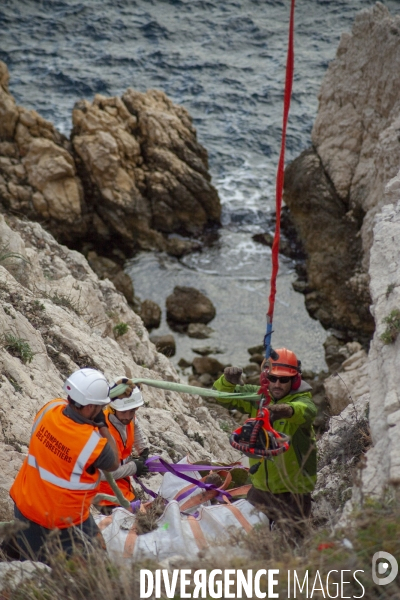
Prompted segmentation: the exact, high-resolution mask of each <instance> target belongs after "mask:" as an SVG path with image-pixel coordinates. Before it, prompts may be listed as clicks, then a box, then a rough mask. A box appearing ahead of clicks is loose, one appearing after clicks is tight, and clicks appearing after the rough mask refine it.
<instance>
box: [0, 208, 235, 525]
mask: <svg viewBox="0 0 400 600" xmlns="http://www.w3.org/2000/svg"><path fill="white" fill-rule="evenodd" d="M0 239H1V242H2V245H3V246H2V247H3V249H4V248H6V251H5V250H3V251H2V252H1V253H0V299H1V304H0V330H1V332H2V335H1V338H0V459H1V460H0V473H1V483H0V519H1V520H5V519H7V518H10V516H11V513H10V509H11V502H10V500H9V498H8V489H9V487H10V485H11V483H12V481H13V478H14V476H15V475H16V473H17V471H18V469H19V467H20V465H21V463H22V460H23V459H24V456H25V452H26V449H27V448H26V447H27V444H28V442H29V435H30V428H31V423H32V419H33V417H34V415H35V413H36V412H37V410H38V409H39V408H40V407H41V406H42V405H43V404H44V403H45V402H47V401H48V400H50V399H51V398H54V397H59V396H60V394H62V384H63V381H64V380H65V378H66V376H68V375H69V374H70V373H71V372H73V371H74V370H76V369H77V368H80V367H83V366H91V367H94V368H97V369H99V370H101V371H103V372H104V373H105V374H106V376H107V377H108V378H109V379H113V378H114V377H116V376H119V375H121V374H125V375H126V376H128V377H148V378H152V379H166V380H169V381H179V378H178V376H177V374H176V372H175V370H174V368H173V367H172V365H171V363H170V362H169V361H168V359H167V358H166V357H165V356H163V355H162V354H159V353H158V352H157V351H156V349H155V347H154V345H153V344H152V343H151V342H150V340H149V336H148V333H147V331H146V329H145V327H144V326H143V322H142V321H141V319H140V317H139V316H137V315H136V314H135V313H134V312H133V311H132V310H131V308H130V307H129V306H128V304H127V302H126V300H125V298H124V297H123V295H122V294H120V293H119V292H118V291H117V290H116V289H115V287H114V285H113V283H112V282H111V281H110V280H109V279H104V280H99V279H98V277H97V275H95V274H94V272H93V271H92V270H91V268H90V266H89V264H88V262H87V261H86V259H85V258H84V256H83V255H82V254H80V253H78V252H76V251H71V250H69V249H68V248H66V247H65V246H61V245H59V244H58V243H57V242H56V241H55V239H54V238H53V237H52V235H51V234H49V233H48V232H46V231H45V230H44V229H43V228H42V227H41V226H40V225H39V224H38V223H32V222H27V221H20V220H18V219H17V218H16V217H7V219H5V218H4V216H3V215H0ZM144 397H145V401H146V404H145V406H144V407H142V408H141V409H140V415H139V419H140V421H141V424H142V426H143V429H144V431H145V433H146V434H147V436H148V439H149V442H150V451H151V453H154V454H162V455H163V456H164V457H165V458H166V459H167V460H170V461H171V460H173V461H177V460H178V459H180V458H182V457H183V456H185V455H186V454H187V452H188V451H189V452H190V455H191V456H192V458H193V459H196V460H197V459H211V458H215V459H219V460H228V461H229V460H232V459H235V458H237V456H238V455H237V453H236V452H234V451H233V450H232V449H231V447H230V446H229V442H228V438H227V436H226V434H225V433H223V432H222V430H221V429H220V427H219V424H218V420H217V419H215V418H214V417H212V416H211V414H210V413H209V411H208V408H207V407H206V405H205V404H203V402H202V400H201V399H199V398H197V397H193V396H189V395H186V394H183V395H179V394H177V393H175V392H164V391H162V390H157V389H154V388H150V387H144ZM158 477H159V476H155V478H154V481H153V480H150V486H151V485H153V487H154V486H156V485H157V478H158ZM152 481H153V483H152Z"/></svg>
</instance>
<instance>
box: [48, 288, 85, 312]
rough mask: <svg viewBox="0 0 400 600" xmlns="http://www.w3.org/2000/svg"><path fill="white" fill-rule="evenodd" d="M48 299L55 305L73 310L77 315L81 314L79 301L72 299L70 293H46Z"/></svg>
mask: <svg viewBox="0 0 400 600" xmlns="http://www.w3.org/2000/svg"><path fill="white" fill-rule="evenodd" d="M48 298H49V300H51V301H52V302H53V304H56V305H57V306H62V307H63V308H69V309H70V310H73V311H74V312H75V313H76V314H77V315H78V316H81V314H82V311H81V308H80V306H79V302H76V301H75V300H73V299H72V297H71V295H68V296H67V295H65V294H59V293H58V292H54V294H49V295H48Z"/></svg>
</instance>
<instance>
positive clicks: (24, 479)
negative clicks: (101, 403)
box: [10, 398, 107, 529]
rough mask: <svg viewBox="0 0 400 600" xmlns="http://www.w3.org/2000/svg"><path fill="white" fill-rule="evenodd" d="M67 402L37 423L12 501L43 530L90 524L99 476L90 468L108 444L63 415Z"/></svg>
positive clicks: (49, 407)
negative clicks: (90, 510)
mask: <svg viewBox="0 0 400 600" xmlns="http://www.w3.org/2000/svg"><path fill="white" fill-rule="evenodd" d="M66 406H67V402H66V401H65V400H63V399H61V398H57V399H55V400H51V401H50V402H48V403H47V404H45V406H44V407H43V408H42V409H41V410H40V411H39V412H38V414H37V415H36V417H35V420H34V423H33V428H32V432H31V440H30V443H29V451H28V456H27V457H26V459H25V461H24V463H23V465H22V467H21V469H20V471H19V473H18V475H17V477H16V479H15V481H14V483H13V485H12V487H11V490H10V496H11V498H12V499H13V500H14V502H15V504H16V505H17V507H18V508H19V510H20V511H21V513H22V514H23V515H24V516H25V517H26V518H27V519H30V520H31V521H34V522H35V523H38V524H39V525H41V526H43V527H47V528H48V529H52V528H53V527H57V528H59V529H65V528H66V527H70V526H71V525H78V524H80V523H82V522H83V521H85V520H86V519H88V518H89V507H90V504H91V502H92V500H93V498H94V497H95V495H96V494H97V491H98V487H99V481H100V472H99V470H98V469H96V470H95V472H94V474H93V475H90V474H89V473H88V472H87V471H86V468H87V467H88V466H90V465H91V464H92V463H93V462H94V461H95V460H96V459H97V458H98V457H99V456H100V454H101V452H102V450H103V448H104V446H105V445H106V443H107V440H106V438H103V437H101V435H100V434H99V432H98V430H97V428H96V427H93V425H89V424H85V423H84V424H80V423H75V421H72V419H70V418H68V417H66V416H65V415H64V414H63V410H64V408H65V407H66Z"/></svg>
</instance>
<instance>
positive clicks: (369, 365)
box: [315, 172, 400, 522]
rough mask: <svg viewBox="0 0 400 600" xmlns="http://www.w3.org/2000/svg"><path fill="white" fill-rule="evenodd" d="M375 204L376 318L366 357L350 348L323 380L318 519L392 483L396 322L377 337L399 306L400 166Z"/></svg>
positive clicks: (397, 460) (397, 424) (399, 409)
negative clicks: (325, 403)
mask: <svg viewBox="0 0 400 600" xmlns="http://www.w3.org/2000/svg"><path fill="white" fill-rule="evenodd" d="M383 204H384V207H383V209H382V210H381V212H380V213H379V214H378V215H377V216H376V217H375V227H374V230H373V243H372V246H371V250H370V267H369V277H370V290H371V297H372V308H371V310H372V313H373V315H374V318H375V323H376V331H375V333H374V337H373V339H372V342H371V347H370V351H369V354H368V357H367V358H366V356H365V353H364V351H363V350H358V351H357V352H355V353H354V354H352V356H350V357H349V358H347V359H346V360H345V361H344V362H343V363H342V365H341V369H342V372H340V373H339V376H337V375H336V376H331V377H330V378H328V379H327V380H326V381H325V388H326V393H327V396H328V398H329V401H330V404H331V407H333V414H335V415H337V416H334V417H333V418H332V419H331V421H330V425H329V431H328V432H327V433H325V434H324V436H323V437H322V439H321V441H320V442H319V444H318V446H319V456H320V462H319V466H320V472H319V475H318V483H317V488H316V493H315V498H316V500H317V504H316V505H317V510H316V511H315V516H317V517H318V518H321V519H322V520H329V519H332V518H333V520H335V518H336V519H338V518H339V517H340V515H341V511H342V509H343V504H344V502H345V501H346V500H349V499H350V498H352V500H351V502H350V503H349V504H348V510H346V511H345V516H344V517H343V519H342V522H345V518H346V514H347V515H349V514H350V507H351V505H352V503H354V502H356V503H357V502H362V500H363V498H367V497H375V498H382V496H383V495H384V494H385V493H387V492H388V491H390V488H391V487H393V486H394V487H398V486H399V485H400V434H399V431H400V394H399V389H400V382H399V377H400V375H399V368H398V365H399V361H400V324H399V323H400V322H399V321H398V322H397V328H396V327H395V328H394V336H393V337H394V338H395V340H394V342H393V343H385V342H384V341H383V340H382V335H383V334H384V332H385V330H386V328H387V327H388V323H387V318H388V317H390V315H393V314H396V311H398V310H400V249H399V246H398V244H397V243H395V241H396V240H397V239H398V236H399V235H400V172H399V174H398V175H397V176H396V177H394V178H393V179H392V180H391V181H390V182H389V183H388V185H387V186H386V194H385V198H384V201H383ZM396 334H399V335H398V337H397V338H396ZM384 337H385V336H384ZM385 339H386V338H385ZM339 413H340V414H339ZM349 474H350V476H349Z"/></svg>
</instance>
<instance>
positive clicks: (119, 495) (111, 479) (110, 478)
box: [103, 471, 131, 510]
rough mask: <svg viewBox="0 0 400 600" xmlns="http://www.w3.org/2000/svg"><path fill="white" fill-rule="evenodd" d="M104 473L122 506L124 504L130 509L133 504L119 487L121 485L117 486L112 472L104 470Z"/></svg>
mask: <svg viewBox="0 0 400 600" xmlns="http://www.w3.org/2000/svg"><path fill="white" fill-rule="evenodd" d="M103 473H104V477H105V478H106V480H107V483H108V485H109V486H110V488H111V489H112V491H113V492H114V494H115V495H116V497H117V498H118V503H119V504H120V505H121V506H123V507H124V508H127V509H128V510H130V508H131V505H130V503H129V501H128V500H127V499H126V498H125V497H124V495H123V494H122V492H121V490H120V489H119V487H118V486H117V484H116V483H115V479H114V477H113V476H112V473H109V472H108V471H103Z"/></svg>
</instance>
